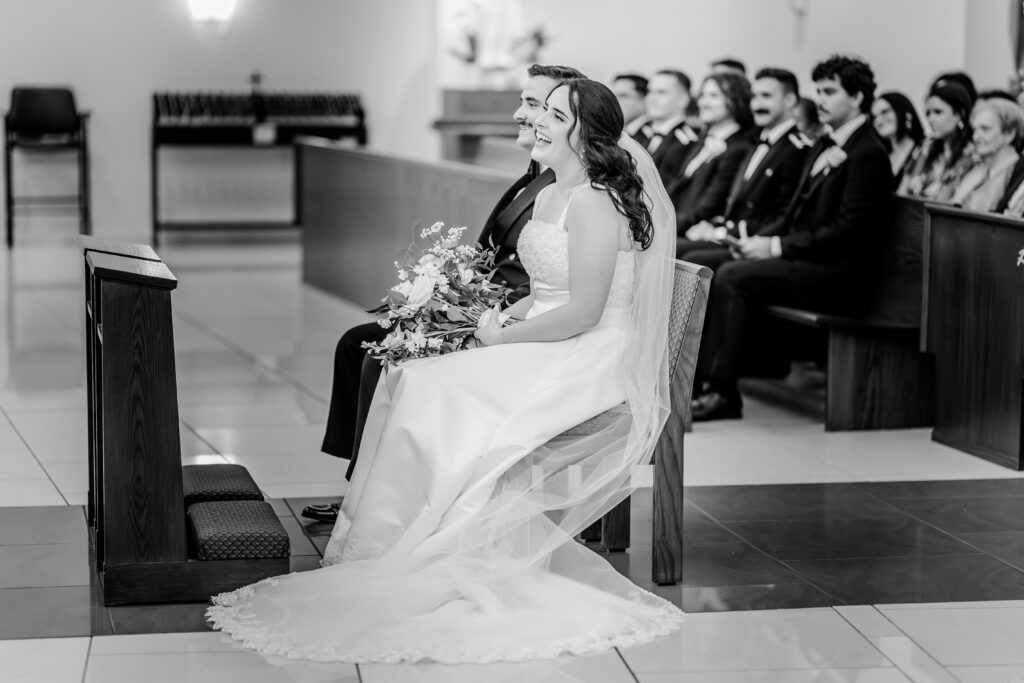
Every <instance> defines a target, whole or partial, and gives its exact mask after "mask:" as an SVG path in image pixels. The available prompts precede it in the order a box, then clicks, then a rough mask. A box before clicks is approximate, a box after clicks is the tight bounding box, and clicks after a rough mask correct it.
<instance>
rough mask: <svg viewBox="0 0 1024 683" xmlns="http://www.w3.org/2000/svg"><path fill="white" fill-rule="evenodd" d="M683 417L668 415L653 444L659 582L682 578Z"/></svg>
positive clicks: (654, 567) (654, 563)
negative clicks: (655, 444) (654, 445)
mask: <svg viewBox="0 0 1024 683" xmlns="http://www.w3.org/2000/svg"><path fill="white" fill-rule="evenodd" d="M685 433H686V425H685V420H684V419H683V417H682V416H678V417H677V416H676V415H675V414H673V415H671V416H669V419H668V422H667V423H665V429H664V430H663V431H662V432H661V438H660V439H659V440H658V445H657V446H656V447H655V449H654V452H655V456H656V457H655V459H654V520H653V524H654V529H653V531H652V533H651V536H652V539H653V548H652V552H653V553H654V557H653V558H652V560H651V579H652V581H654V583H656V584H657V585H659V586H669V585H674V584H677V583H679V582H680V581H682V580H683V504H684V503H683V437H684V435H685Z"/></svg>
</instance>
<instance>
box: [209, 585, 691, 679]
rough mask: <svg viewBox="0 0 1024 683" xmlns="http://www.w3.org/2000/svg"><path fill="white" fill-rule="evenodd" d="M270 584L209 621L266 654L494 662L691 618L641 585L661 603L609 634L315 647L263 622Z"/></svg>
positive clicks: (220, 601)
mask: <svg viewBox="0 0 1024 683" xmlns="http://www.w3.org/2000/svg"><path fill="white" fill-rule="evenodd" d="M267 583H269V584H270V585H276V583H277V579H273V578H271V579H265V580H263V581H261V582H259V583H256V584H253V585H251V586H246V587H244V588H240V589H238V590H236V591H233V592H230V593H221V594H220V595H217V596H215V597H214V598H213V602H214V605H213V606H212V607H210V608H209V609H207V611H206V619H207V621H209V622H210V623H211V625H212V626H213V628H215V629H219V630H221V631H223V632H224V633H225V634H227V635H228V636H230V637H231V639H232V640H235V641H238V642H239V643H240V644H241V645H243V646H245V647H247V648H251V649H255V650H258V651H259V652H260V653H262V654H265V655H276V656H279V657H286V658H289V659H307V660H311V661H316V662H348V663H353V664H355V663H358V664H369V663H377V664H398V663H403V662H404V663H413V662H421V661H434V662H437V663H439V664H493V663H496V662H522V661H527V660H534V659H555V658H557V657H560V656H562V655H575V656H585V655H593V654H600V653H602V652H606V651H608V650H610V649H612V648H619V647H632V646H633V645H640V644H642V643H648V642H650V641H652V640H655V639H656V638H662V637H664V636H667V635H670V634H671V633H674V632H675V631H678V630H679V627H680V625H681V624H682V623H683V622H684V621H685V618H684V613H683V612H682V611H681V610H680V609H679V608H677V607H676V606H675V605H673V604H671V603H669V602H666V601H664V600H662V599H661V598H658V597H657V596H654V595H653V594H651V593H648V592H647V591H644V590H642V589H639V588H638V589H637V590H636V591H635V592H633V593H631V594H630V598H631V599H632V601H633V602H634V603H637V604H640V603H642V601H643V596H644V595H647V596H650V597H654V598H655V599H656V600H659V601H660V602H661V604H660V605H657V606H654V605H649V604H648V605H644V610H643V611H644V612H645V614H644V615H643V618H642V619H639V618H632V617H631V618H628V619H624V620H623V621H622V622H621V623H619V624H617V625H616V633H615V634H614V635H611V636H606V637H601V636H593V635H581V636H575V637H571V638H566V639H564V640H559V641H547V642H540V643H538V642H519V643H516V644H513V643H508V644H507V649H490V650H487V651H483V650H479V649H473V648H466V647H459V646H458V645H457V644H451V645H445V646H443V647H431V648H429V649H428V648H423V647H416V646H415V645H414V644H409V645H407V646H405V647H387V648H381V649H377V648H373V649H370V648H364V649H361V650H353V649H350V648H346V647H345V646H344V645H341V644H339V645H332V646H329V647H314V646H310V645H308V644H303V643H301V642H299V641H298V639H297V638H296V637H295V636H294V635H293V636H289V635H287V634H286V633H281V632H277V631H274V630H273V629H272V628H271V627H270V626H268V625H266V624H263V623H260V622H259V621H257V619H256V617H255V615H254V614H253V613H252V612H251V611H250V610H249V607H250V606H251V604H252V601H253V596H254V589H256V588H258V587H259V586H261V585H263V584H267Z"/></svg>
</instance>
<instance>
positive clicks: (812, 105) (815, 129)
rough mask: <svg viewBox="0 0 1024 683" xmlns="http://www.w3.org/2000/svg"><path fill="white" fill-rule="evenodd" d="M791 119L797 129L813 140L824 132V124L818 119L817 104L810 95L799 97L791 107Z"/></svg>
mask: <svg viewBox="0 0 1024 683" xmlns="http://www.w3.org/2000/svg"><path fill="white" fill-rule="evenodd" d="M793 120H794V121H796V127H797V130H799V131H800V132H801V133H803V134H804V136H806V137H807V139H809V140H810V141H811V142H814V141H815V140H817V139H818V138H820V137H821V136H822V135H824V134H825V126H823V125H821V120H820V119H818V104H817V103H816V102H815V101H814V100H812V99H811V98H810V97H801V98H800V101H799V102H797V103H796V107H795V108H794V109H793Z"/></svg>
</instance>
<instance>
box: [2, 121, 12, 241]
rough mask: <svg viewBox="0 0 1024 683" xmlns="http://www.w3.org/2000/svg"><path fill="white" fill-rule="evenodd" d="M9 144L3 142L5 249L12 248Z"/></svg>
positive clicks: (8, 142)
mask: <svg viewBox="0 0 1024 683" xmlns="http://www.w3.org/2000/svg"><path fill="white" fill-rule="evenodd" d="M12 166H13V164H12V163H11V142H10V140H6V141H5V142H4V206H5V210H4V218H5V219H6V222H7V248H8V249H10V248H11V247H12V246H14V181H13V180H12V179H11V168H12Z"/></svg>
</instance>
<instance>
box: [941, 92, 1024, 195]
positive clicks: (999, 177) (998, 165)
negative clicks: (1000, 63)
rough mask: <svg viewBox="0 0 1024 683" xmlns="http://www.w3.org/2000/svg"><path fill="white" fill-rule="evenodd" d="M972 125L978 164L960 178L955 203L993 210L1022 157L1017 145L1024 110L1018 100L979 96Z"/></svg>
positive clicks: (1023, 130)
mask: <svg viewBox="0 0 1024 683" xmlns="http://www.w3.org/2000/svg"><path fill="white" fill-rule="evenodd" d="M971 128H973V129H974V153H975V155H976V156H977V157H978V159H979V163H978V164H977V165H975V166H974V168H972V169H971V170H970V171H968V172H967V175H965V176H964V178H963V180H961V181H960V185H959V186H958V187H957V188H956V192H954V193H953V203H954V204H958V205H960V206H963V207H964V208H965V209H970V210H972V211H992V210H994V209H995V208H996V206H997V205H998V204H999V200H1000V199H1002V197H1003V195H1004V194H1005V193H1006V186H1007V185H1008V184H1009V179H1010V175H1011V173H1012V172H1013V169H1014V166H1016V164H1017V161H1018V160H1019V159H1020V154H1018V153H1017V149H1016V148H1017V146H1018V145H1019V144H1020V141H1021V140H1022V139H1024V112H1022V111H1021V108H1020V107H1019V106H1017V103H1016V102H1008V101H1007V100H1004V99H999V98H995V99H985V100H982V99H979V100H978V103H977V104H976V105H974V111H973V112H971Z"/></svg>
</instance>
